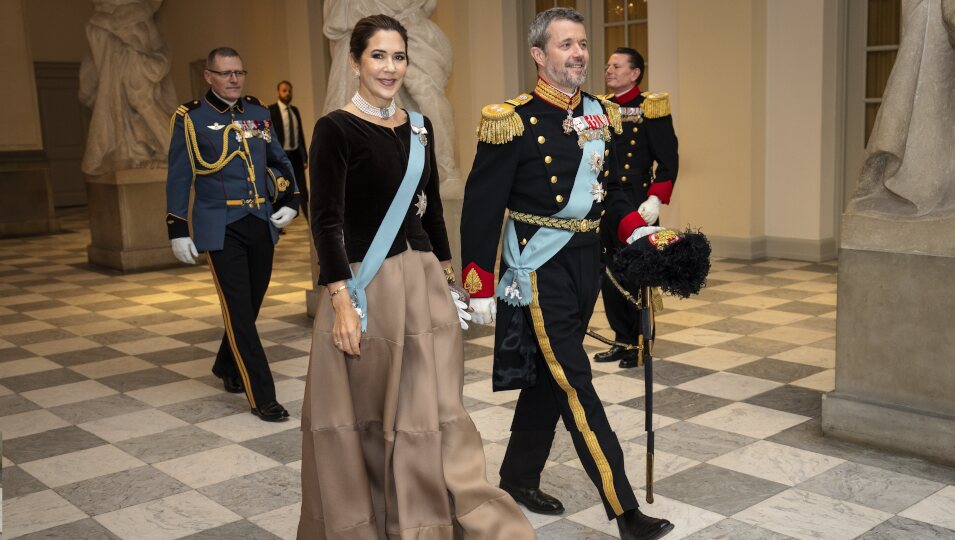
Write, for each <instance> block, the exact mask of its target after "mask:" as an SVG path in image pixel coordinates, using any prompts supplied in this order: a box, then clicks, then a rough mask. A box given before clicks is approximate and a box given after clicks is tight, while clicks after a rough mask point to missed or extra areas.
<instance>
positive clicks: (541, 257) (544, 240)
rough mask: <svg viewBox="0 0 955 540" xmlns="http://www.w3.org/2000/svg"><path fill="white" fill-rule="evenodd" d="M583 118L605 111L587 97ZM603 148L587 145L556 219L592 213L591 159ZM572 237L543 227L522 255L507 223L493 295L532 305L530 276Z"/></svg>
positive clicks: (593, 176) (593, 143)
mask: <svg viewBox="0 0 955 540" xmlns="http://www.w3.org/2000/svg"><path fill="white" fill-rule="evenodd" d="M584 114H588V115H590V114H603V109H602V108H601V107H600V103H599V102H598V101H597V100H596V99H593V98H591V97H589V96H584ZM604 146H605V144H604V141H603V139H600V138H598V139H595V140H590V141H587V142H586V143H584V151H583V153H582V154H581V156H580V165H579V166H578V167H577V176H576V177H575V178H574V187H573V188H572V189H571V191H570V200H568V201H567V206H565V207H564V208H562V209H561V210H560V211H559V212H557V213H556V214H554V215H553V217H556V218H564V219H582V218H584V217H586V216H587V214H588V213H589V212H590V209H591V208H592V207H593V204H594V199H593V194H592V193H591V191H590V190H591V188H592V186H593V183H594V182H595V181H597V175H598V174H599V171H594V170H593V168H591V166H590V158H591V156H593V155H594V154H595V153H596V154H597V155H599V156H600V158H601V159H602V158H603V155H604ZM573 236H574V233H572V232H571V231H564V230H561V229H551V228H547V227H541V228H540V229H538V230H537V232H535V233H534V236H532V237H531V239H530V240H529V241H528V242H527V245H526V246H524V251H521V249H520V244H519V243H518V241H517V231H516V230H515V229H514V221H513V220H510V219H509V220H507V225H506V226H505V229H504V246H503V248H502V250H501V251H502V254H503V256H504V262H505V263H507V266H508V268H507V272H505V273H504V275H503V276H501V281H500V282H499V283H498V284H497V289H496V290H495V291H494V293H495V294H496V295H497V297H498V298H500V299H502V300H504V301H505V302H507V303H508V304H510V305H512V306H526V305H529V304H530V303H531V277H530V275H531V272H533V271H535V270H537V269H538V268H540V267H541V265H543V264H544V263H546V262H547V261H549V260H550V258H551V257H553V256H554V255H556V254H557V252H558V251H560V250H561V248H563V247H564V246H565V245H567V242H570V239H571V237H573Z"/></svg>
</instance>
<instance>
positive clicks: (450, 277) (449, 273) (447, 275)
mask: <svg viewBox="0 0 955 540" xmlns="http://www.w3.org/2000/svg"><path fill="white" fill-rule="evenodd" d="M444 279H446V280H447V281H448V284H449V285H453V284H454V283H455V279H454V267H453V266H449V267H447V268H445V269H444Z"/></svg>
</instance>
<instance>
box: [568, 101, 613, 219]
mask: <svg viewBox="0 0 955 540" xmlns="http://www.w3.org/2000/svg"><path fill="white" fill-rule="evenodd" d="M561 125H562V126H563V128H564V134H565V135H571V134H573V133H575V132H576V133H577V146H578V147H580V148H581V149H583V148H584V144H585V143H586V142H588V141H595V140H597V139H603V141H604V142H610V120H609V119H608V118H607V115H605V114H590V115H583V116H578V117H574V112H573V109H567V118H564V121H563V123H562V124H561ZM603 168H604V157H603V155H602V154H601V153H599V152H594V153H593V155H592V156H590V169H591V170H592V171H594V172H595V173H598V174H599V173H600V171H602V170H603ZM590 194H591V195H592V196H593V198H594V202H596V203H602V202H603V200H604V196H605V195H606V194H607V192H606V190H604V187H603V183H601V182H600V180H599V176H598V179H597V180H594V182H593V183H592V184H591V186H590Z"/></svg>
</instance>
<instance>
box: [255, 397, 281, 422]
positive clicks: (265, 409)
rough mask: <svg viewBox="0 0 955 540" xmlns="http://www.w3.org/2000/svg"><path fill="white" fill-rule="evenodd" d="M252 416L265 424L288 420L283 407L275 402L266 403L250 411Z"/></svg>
mask: <svg viewBox="0 0 955 540" xmlns="http://www.w3.org/2000/svg"><path fill="white" fill-rule="evenodd" d="M252 414H254V415H256V416H258V417H259V418H260V419H262V420H265V421H266V422H284V421H286V420H288V411H286V410H285V407H283V406H281V405H279V403H278V402H277V401H273V402H271V403H266V404H265V405H263V406H261V407H259V408H257V409H252Z"/></svg>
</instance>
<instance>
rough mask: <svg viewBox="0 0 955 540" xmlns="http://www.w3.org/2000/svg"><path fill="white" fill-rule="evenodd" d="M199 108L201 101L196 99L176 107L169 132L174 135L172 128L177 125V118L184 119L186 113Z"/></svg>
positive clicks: (170, 121)
mask: <svg viewBox="0 0 955 540" xmlns="http://www.w3.org/2000/svg"><path fill="white" fill-rule="evenodd" d="M198 106H199V100H198V99H194V100H192V101H188V102H186V103H183V104H182V105H180V106H178V107H176V112H174V113H172V118H170V119H169V132H170V133H172V128H173V127H174V126H175V125H176V117H177V116H180V117H184V116H186V113H188V112H189V111H191V110H193V109H195V108H196V107H198Z"/></svg>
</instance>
